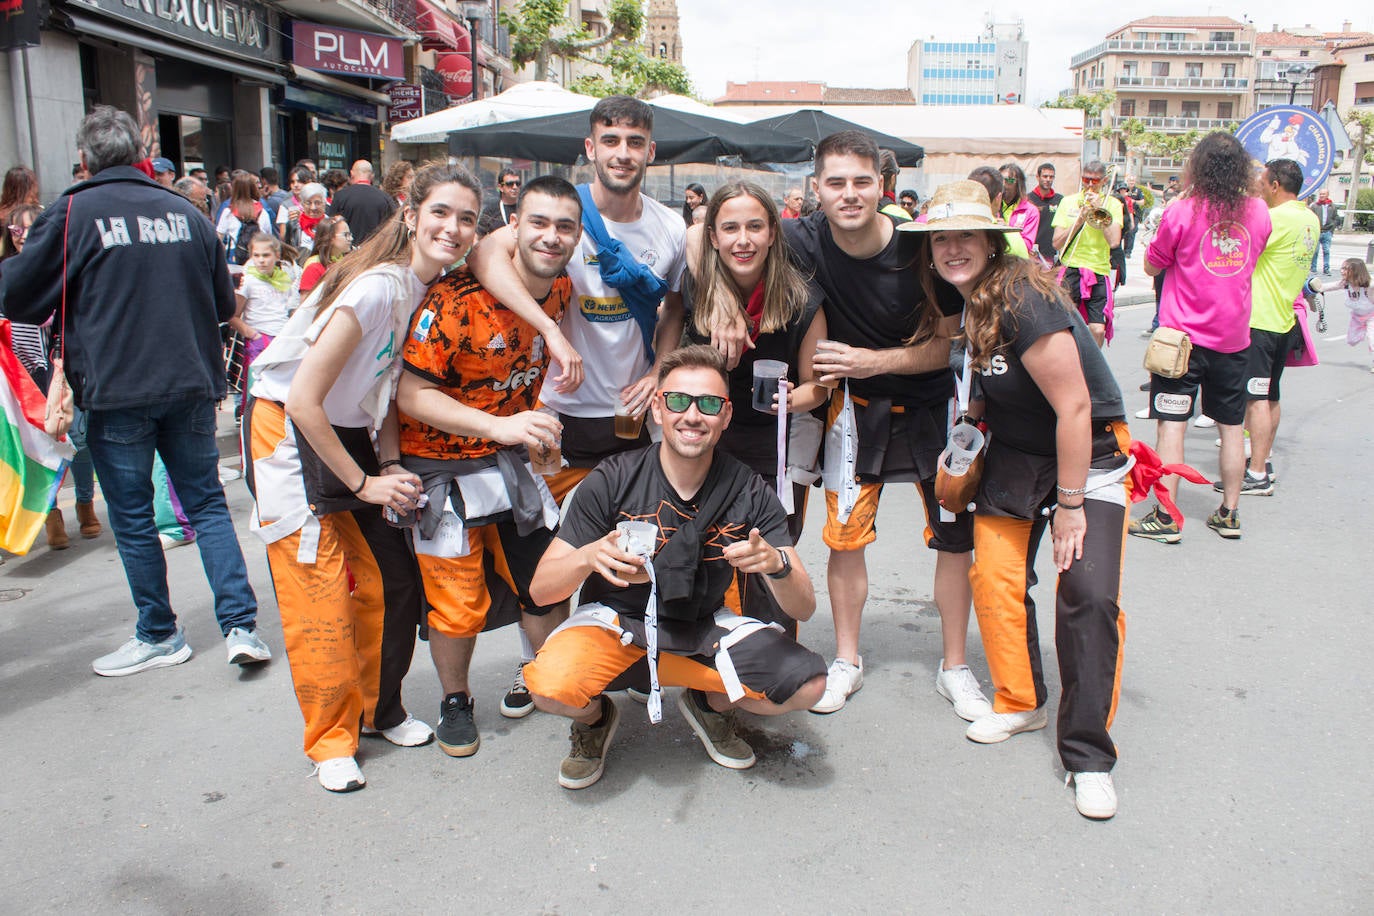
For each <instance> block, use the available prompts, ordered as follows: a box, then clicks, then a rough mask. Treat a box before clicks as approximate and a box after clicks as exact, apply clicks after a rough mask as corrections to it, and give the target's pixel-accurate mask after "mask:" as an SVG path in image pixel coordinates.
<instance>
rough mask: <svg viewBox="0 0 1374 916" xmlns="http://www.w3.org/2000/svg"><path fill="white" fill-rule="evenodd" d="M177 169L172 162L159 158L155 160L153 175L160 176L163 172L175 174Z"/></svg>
mask: <svg viewBox="0 0 1374 916" xmlns="http://www.w3.org/2000/svg"><path fill="white" fill-rule="evenodd" d="M176 170H177V167H176V166H175V165H173V164H172V160H170V159H164V158H162V157H161V156H158V157H157V158H156V159H154V160H153V174H154V175H158V174H161V173H162V172H175V171H176Z"/></svg>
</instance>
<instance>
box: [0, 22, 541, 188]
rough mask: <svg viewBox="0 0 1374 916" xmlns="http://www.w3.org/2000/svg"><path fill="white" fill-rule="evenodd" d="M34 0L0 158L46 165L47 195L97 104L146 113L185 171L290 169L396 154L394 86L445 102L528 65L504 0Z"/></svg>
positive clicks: (478, 92) (2, 85)
mask: <svg viewBox="0 0 1374 916" xmlns="http://www.w3.org/2000/svg"><path fill="white" fill-rule="evenodd" d="M21 2H22V3H24V4H25V6H26V7H27V6H30V5H32V6H33V7H34V8H36V9H41V10H42V16H43V18H42V23H41V28H40V29H39V30H38V31H37V32H36V33H35V36H34V40H33V41H31V42H28V43H26V45H25V46H22V47H13V48H12V49H8V50H6V51H5V55H6V57H7V58H8V61H7V62H8V66H7V67H0V124H13V125H14V130H13V131H0V156H3V161H6V162H9V163H22V164H25V165H29V166H30V167H32V168H34V170H35V171H36V172H38V175H39V184H40V188H41V193H42V197H43V199H44V200H45V201H49V200H52V199H53V198H55V197H56V196H57V195H58V194H59V193H61V191H62V190H63V189H64V188H66V187H67V186H68V184H70V181H71V169H72V165H73V164H74V163H75V162H76V160H77V151H76V148H75V134H76V128H77V126H78V124H79V123H80V121H81V119H82V118H83V117H84V116H85V114H86V112H88V111H89V110H90V109H91V107H93V106H94V105H97V104H108V105H113V106H115V107H117V108H121V109H123V110H125V111H128V112H129V113H130V114H131V115H133V117H134V118H135V120H136V121H137V122H138V124H139V127H140V129H141V131H142V134H143V140H144V147H145V150H146V151H147V153H148V155H150V156H163V157H165V158H168V159H170V160H172V162H173V163H174V164H175V165H176V167H177V173H178V175H185V174H186V173H187V172H188V171H189V170H191V169H193V168H205V169H207V170H208V171H211V172H213V170H214V169H215V168H217V167H219V166H229V167H231V168H246V169H251V170H258V169H261V168H262V167H264V166H268V165H271V166H274V167H276V168H277V169H278V170H279V171H280V172H282V173H283V174H285V172H286V170H287V169H289V168H290V167H291V165H293V164H294V163H295V162H296V161H297V160H299V159H303V158H304V159H313V160H314V161H315V162H316V164H317V165H318V166H319V168H320V169H321V170H323V169H328V168H343V169H347V168H348V167H349V166H350V165H351V164H352V162H353V161H354V160H356V159H370V160H372V161H373V162H374V163H376V164H378V165H382V164H384V162H385V157H384V152H383V147H384V141H385V137H386V133H387V131H388V127H389V125H388V117H389V113H390V112H389V104H390V102H391V95H390V94H389V92H388V91H387V90H388V89H389V88H390V87H392V86H393V85H397V84H401V85H411V86H417V87H421V88H422V89H423V90H424V94H425V95H426V96H427V99H426V102H427V104H428V106H429V109H430V110H438V109H439V108H442V107H446V106H447V105H448V104H450V103H451V102H452V101H466V100H467V99H468V98H471V97H480V96H482V95H487V94H491V93H494V92H497V91H500V90H501V89H503V88H505V85H506V84H507V83H508V82H509V81H511V80H513V78H514V74H513V72H511V69H510V63H509V59H508V57H507V55H508V53H509V50H508V38H507V36H506V34H505V30H504V29H502V28H501V27H500V26H499V25H498V23H497V19H496V13H497V10H498V8H499V6H498V4H499V0H480V2H468V3H462V4H458V3H453V4H452V7H451V8H450V6H448V5H446V4H448V3H449V0H332V2H319V0H277V2H267V0H233V2H214V3H209V2H205V3H202V2H199V0H157V2H151V0H52V2H51V4H50V5H49V4H30V0H21ZM464 17H467V18H464ZM474 33H475V35H476V38H477V41H476V45H475V49H474V45H473V43H472V41H471V39H472V37H473V35H474ZM473 64H475V65H476V66H475V67H474V66H473ZM445 67H447V69H448V71H450V73H449V76H452V77H454V79H446V78H445V75H444V73H443V72H441V71H444V69H445ZM474 73H475V74H476V78H475V79H474V78H473V74H474ZM474 84H475V85H474Z"/></svg>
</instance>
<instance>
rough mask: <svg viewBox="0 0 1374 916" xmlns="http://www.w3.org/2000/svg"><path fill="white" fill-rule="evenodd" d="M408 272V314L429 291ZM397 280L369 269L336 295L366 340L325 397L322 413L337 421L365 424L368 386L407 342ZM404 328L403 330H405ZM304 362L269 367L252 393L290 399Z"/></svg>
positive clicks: (257, 379) (337, 423) (356, 425)
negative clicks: (398, 316) (399, 320)
mask: <svg viewBox="0 0 1374 916" xmlns="http://www.w3.org/2000/svg"><path fill="white" fill-rule="evenodd" d="M404 274H405V276H406V278H407V280H408V281H409V283H410V288H409V291H408V294H407V298H408V300H409V301H408V302H407V303H405V305H406V311H407V313H410V312H414V311H415V308H416V306H418V305H419V304H420V300H421V299H423V298H424V295H425V289H426V287H425V284H424V283H422V282H420V278H419V277H417V276H415V273H414V272H413V271H412V270H410V269H409V268H408V267H407V268H405V269H404ZM396 290H397V287H396V283H395V282H394V281H393V280H392V279H391V278H389V277H387V276H386V275H385V274H383V273H365V274H363V275H362V276H361V277H359V278H358V279H356V280H354V281H353V282H352V283H350V284H348V286H347V287H346V288H345V289H344V290H343V291H342V292H341V293H339V295H338V296H337V297H336V298H335V300H334V303H333V306H334V307H336V308H341V309H342V308H346V309H351V310H352V312H353V316H354V317H355V318H356V319H357V320H358V324H359V325H360V326H361V327H362V329H363V337H362V340H360V341H359V342H358V345H357V346H356V347H354V348H353V352H352V354H350V355H349V357H348V362H346V363H344V366H343V369H342V370H341V371H340V372H339V377H338V379H337V380H336V381H335V382H334V385H333V387H331V388H330V389H329V393H328V394H327V395H325V398H324V412H325V414H326V415H327V416H328V417H329V422H330V423H332V424H333V425H335V426H347V427H354V428H360V427H367V426H371V425H372V418H371V417H370V416H369V415H368V413H367V411H365V410H364V409H363V407H362V403H363V401H364V400H365V399H366V397H367V394H368V392H369V391H371V390H372V388H373V386H374V385H375V384H376V383H377V379H378V378H379V377H380V376H381V375H382V374H384V373H386V372H390V371H391V369H392V367H393V366H394V365H395V364H396V362H397V361H398V360H399V359H400V358H401V347H402V344H403V343H404V341H402V340H401V339H399V337H398V336H397V331H396V323H395V321H394V320H393V317H392V316H393V315H394V310H395V306H396V304H397V303H396V301H395V299H396ZM401 333H404V329H402V331H401ZM299 365H300V364H299V363H298V362H294V363H284V364H280V365H274V366H270V367H268V368H266V369H264V370H263V371H262V372H261V374H259V375H257V376H256V377H255V378H254V381H253V388H252V392H253V396H254V397H257V398H265V399H268V400H272V401H279V402H282V403H285V402H286V396H287V393H288V392H289V391H290V390H291V380H292V379H293V378H294V377H295V374H296V367H297V366H299Z"/></svg>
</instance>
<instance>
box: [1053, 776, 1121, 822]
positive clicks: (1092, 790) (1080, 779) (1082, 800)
mask: <svg viewBox="0 0 1374 916" xmlns="http://www.w3.org/2000/svg"><path fill="white" fill-rule="evenodd" d="M1070 782H1072V783H1073V800H1074V804H1075V805H1077V806H1078V813H1079V814H1081V815H1083V816H1084V817H1088V818H1092V819H1093V820H1095V821H1105V820H1107V818H1109V817H1115V816H1116V787H1115V786H1113V785H1112V774H1111V773H1069V774H1068V775H1067V776H1065V777H1064V785H1066V786H1067V785H1068V784H1069V783H1070Z"/></svg>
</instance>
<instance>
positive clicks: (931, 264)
mask: <svg viewBox="0 0 1374 916" xmlns="http://www.w3.org/2000/svg"><path fill="white" fill-rule="evenodd" d="M930 269H931V270H934V269H935V262H934V261H931V262H930Z"/></svg>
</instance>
